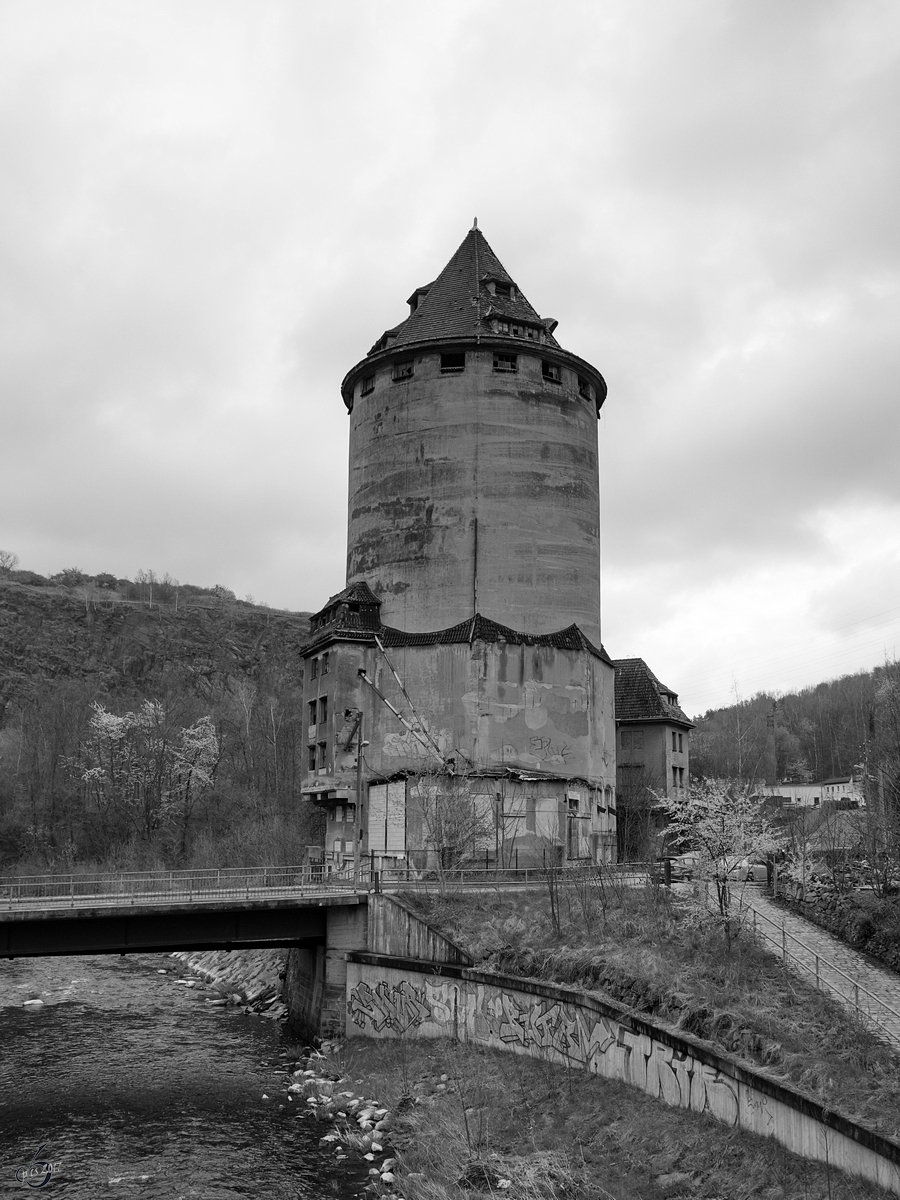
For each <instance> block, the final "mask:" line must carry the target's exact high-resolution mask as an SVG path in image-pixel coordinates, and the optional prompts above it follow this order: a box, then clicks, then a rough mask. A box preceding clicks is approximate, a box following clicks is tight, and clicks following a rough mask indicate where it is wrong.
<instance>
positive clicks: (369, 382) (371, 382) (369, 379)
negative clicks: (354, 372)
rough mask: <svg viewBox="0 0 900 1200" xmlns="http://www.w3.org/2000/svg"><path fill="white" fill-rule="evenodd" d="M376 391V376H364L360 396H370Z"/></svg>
mask: <svg viewBox="0 0 900 1200" xmlns="http://www.w3.org/2000/svg"><path fill="white" fill-rule="evenodd" d="M374 391H375V376H374V375H365V376H363V381H362V387H361V388H360V389H359V394H360V395H361V396H368V395H369V393H370V392H374Z"/></svg>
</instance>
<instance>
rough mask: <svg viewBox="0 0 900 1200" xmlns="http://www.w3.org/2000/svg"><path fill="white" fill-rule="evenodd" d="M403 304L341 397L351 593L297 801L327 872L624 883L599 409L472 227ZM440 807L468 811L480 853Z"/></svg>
mask: <svg viewBox="0 0 900 1200" xmlns="http://www.w3.org/2000/svg"><path fill="white" fill-rule="evenodd" d="M408 304H409V308H410V312H409V315H408V317H407V318H406V319H405V320H404V321H403V322H402V324H400V325H397V326H395V327H393V328H391V329H388V330H387V331H386V332H385V333H384V334H383V335H382V336H381V337H380V338H379V339H378V341H377V342H376V343H375V345H374V346H373V347H372V349H371V350H370V351H369V353H368V355H367V356H366V357H365V358H364V359H362V361H360V362H359V363H357V365H356V366H355V367H353V368H352V369H351V370H350V371H349V372H348V373H347V375H346V377H345V379H344V381H343V384H342V386H341V393H342V396H343V400H344V403H345V405H346V407H347V409H348V412H349V414H350V486H349V509H348V550H347V586H346V587H345V589H344V590H343V591H341V592H339V593H338V594H337V595H335V596H332V598H331V599H330V600H329V601H328V603H327V604H326V605H325V606H324V608H322V609H321V611H320V612H318V613H317V614H316V615H315V616H314V617H313V620H312V628H311V632H310V637H309V640H308V642H307V643H306V646H305V649H304V660H305V663H306V669H305V684H304V703H305V705H306V707H307V711H308V745H307V773H306V777H305V779H304V784H303V792H304V794H305V795H306V796H308V797H309V798H310V800H312V801H314V802H315V803H317V804H320V805H321V806H322V807H323V808H324V809H325V810H326V816H327V825H326V838H325V856H326V863H327V864H328V865H330V866H331V867H332V868H333V869H347V868H348V867H349V865H350V864H351V863H352V864H353V866H354V869H358V868H359V864H360V860H361V859H363V860H365V859H368V860H369V861H370V862H371V863H372V864H373V865H375V864H376V863H377V864H378V865H381V866H382V867H383V868H385V867H386V866H387V865H389V864H391V863H397V864H402V865H406V866H412V867H414V868H416V869H422V870H428V869H431V868H432V867H433V866H434V863H435V862H436V861H438V862H441V861H443V858H444V857H446V856H447V855H448V854H450V855H451V857H453V858H454V860H462V859H465V858H466V857H467V856H469V857H474V858H480V857H481V856H483V859H482V861H483V860H484V859H486V860H489V861H490V860H493V861H494V862H495V863H501V864H503V865H510V864H511V863H512V861H513V858H515V860H516V861H518V862H522V861H523V860H524V859H526V858H529V857H530V858H531V859H532V860H533V859H534V858H535V856H540V857H542V858H544V859H546V856H547V854H548V853H550V854H556V855H558V856H559V857H560V858H561V859H562V860H563V861H571V860H579V859H588V858H592V859H599V858H605V859H608V858H610V857H612V856H613V854H614V843H615V807H614V788H615V778H616V764H615V730H614V715H613V706H614V669H613V665H612V662H611V660H610V659H609V656H608V655H607V654H606V651H605V650H604V649H603V647H602V645H601V642H600V537H599V534H600V530H599V521H600V511H599V507H600V506H599V477H598V462H597V417H598V414H599V411H600V406H601V405H602V403H603V401H604V399H605V397H606V385H605V383H604V381H603V377H602V376H601V375H600V373H599V371H597V370H596V368H594V367H592V366H591V365H590V364H589V363H587V362H585V361H584V360H583V359H580V358H578V357H577V356H576V355H574V354H572V353H570V352H569V351H567V350H564V349H563V348H562V347H561V346H560V344H559V342H558V341H557V340H556V337H555V336H554V331H555V329H556V322H555V321H554V320H551V319H548V318H542V317H540V316H539V315H538V313H537V311H536V310H535V309H534V308H533V307H532V306H531V304H530V303H529V302H528V300H527V299H526V298H525V294H524V292H523V291H522V289H521V288H520V287H519V285H518V284H517V282H516V281H515V280H514V279H513V278H512V276H511V275H510V274H509V273H508V272H507V271H506V269H505V268H504V267H503V265H502V263H501V262H500V261H499V259H498V258H497V256H496V255H495V254H494V252H493V250H492V249H491V248H490V246H489V245H488V243H487V241H486V240H485V238H484V236H483V235H482V233H481V232H480V231H479V230H478V228H477V227H473V228H472V229H471V230H470V231H469V233H468V234H467V236H466V238H465V239H464V241H463V243H462V245H461V246H460V247H459V249H458V250H457V251H456V253H455V254H454V255H453V257H452V258H451V259H450V261H449V263H448V264H447V266H446V267H445V268H444V269H443V271H442V272H441V273H440V275H439V276H438V277H437V278H436V279H435V281H434V282H433V283H431V284H428V285H426V286H421V287H417V288H416V289H415V291H414V292H413V293H412V295H411V297H410V298H409V301H408ZM361 723H362V727H363V728H364V731H365V737H364V738H363V736H362V734H361V733H360V727H361ZM360 743H363V744H364V745H365V746H366V747H367V748H366V749H365V754H364V758H363V759H362V760H360V759H359V757H358V754H357V749H358V747H359V745H360ZM442 796H444V797H446V799H445V800H444V801H442V800H441V797H442ZM441 803H445V804H446V805H455V806H456V807H457V808H458V809H459V808H460V806H461V809H462V810H464V811H465V812H468V811H469V809H470V808H471V810H472V814H473V816H472V820H471V822H470V823H469V824H470V827H471V828H470V833H468V834H466V833H465V829H466V828H467V825H466V821H465V820H463V821H462V822H459V821H453V822H451V821H449V820H447V819H445V815H444V816H441V815H440V813H439V814H438V815H439V817H440V819H436V818H435V815H434V809H435V806H437V807H438V808H439V807H440V804H441ZM451 826H452V828H453V829H454V831H455V832H454V833H453V834H452V838H453V839H455V844H454V845H453V846H450V847H448V846H447V845H446V844H443V843H444V842H445V841H446V840H447V839H448V838H450V837H451V834H449V833H448V830H449V829H450V828H451ZM461 827H462V829H463V832H462V833H460V828H461ZM460 839H461V840H460ZM456 843H459V844H456Z"/></svg>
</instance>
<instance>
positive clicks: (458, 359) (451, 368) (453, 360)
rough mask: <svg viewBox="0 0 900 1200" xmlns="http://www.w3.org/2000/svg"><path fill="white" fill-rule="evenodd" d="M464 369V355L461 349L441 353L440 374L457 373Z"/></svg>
mask: <svg viewBox="0 0 900 1200" xmlns="http://www.w3.org/2000/svg"><path fill="white" fill-rule="evenodd" d="M465 369H466V356H465V354H464V353H463V351H462V350H459V351H456V350H453V351H449V352H448V353H447V354H442V355H441V374H442V375H459V374H460V373H461V372H462V371H464V370H465Z"/></svg>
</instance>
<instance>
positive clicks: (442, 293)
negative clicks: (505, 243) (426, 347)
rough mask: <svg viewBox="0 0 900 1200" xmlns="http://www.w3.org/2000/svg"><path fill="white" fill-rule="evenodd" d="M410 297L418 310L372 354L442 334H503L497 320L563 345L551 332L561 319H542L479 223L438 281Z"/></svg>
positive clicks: (449, 336) (547, 342)
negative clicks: (518, 325) (523, 328)
mask: <svg viewBox="0 0 900 1200" xmlns="http://www.w3.org/2000/svg"><path fill="white" fill-rule="evenodd" d="M498 284H499V285H500V286H499V288H498V287H497V285H498ZM507 293H508V294H507ZM409 302H410V304H411V305H415V307H414V310H413V312H411V313H410V315H409V316H408V317H407V319H406V320H405V321H404V322H403V323H402V324H400V325H397V326H395V327H394V328H393V329H389V330H387V331H386V332H385V333H384V334H383V335H382V337H381V338H380V339H379V341H377V342H376V343H375V345H374V346H373V347H372V349H371V350H370V351H369V353H370V354H374V353H376V352H377V351H379V350H384V349H387V348H388V347H389V348H390V349H392V350H394V349H396V348H398V347H401V346H407V345H412V344H414V343H418V342H427V341H433V340H435V339H438V338H439V339H441V340H442V341H443V340H447V339H452V338H472V337H476V336H488V335H491V336H497V335H498V333H499V335H500V336H503V335H504V333H505V332H506V331H505V330H504V329H502V328H500V329H498V328H497V322H498V320H499V321H501V322H507V323H508V324H512V323H514V322H515V323H518V324H520V325H523V326H525V327H529V328H532V329H533V330H534V331H535V332H534V340H540V341H541V342H542V343H543V344H544V345H549V346H557V347H558V346H559V343H558V342H557V341H556V339H555V338H554V337H553V332H552V331H553V329H554V328H555V327H556V322H555V321H552V320H548V321H544V320H542V319H541V317H540V316H539V315H538V313H537V312H536V311H535V310H534V309H533V308H532V306H531V305H530V304H529V303H528V301H527V300H526V298H525V296H524V295H523V294H522V292H521V291H520V290H519V287H518V285H517V284H516V283H515V281H514V280H513V278H512V277H511V276H510V274H509V273H508V271H507V270H506V268H505V267H504V266H503V263H502V262H501V261H500V259H499V258H498V257H497V255H496V254H495V253H494V251H493V250H492V249H491V247H490V246H489V245H488V242H487V239H486V238H485V236H484V234H483V233H482V232H481V230H480V229H478V228H477V227H473V228H472V229H470V230H469V232H468V233H467V234H466V236H465V239H464V240H463V242H462V245H461V246H460V247H459V249H458V250H457V251H456V253H455V254H454V255H453V257H452V258H451V259H450V261H449V262H448V263H447V265H446V267H444V269H443V271H441V273H440V275H438V277H437V279H436V280H435V281H434V283H432V284H428V285H426V286H424V287H420V288H417V289H416V290H415V291H414V292H413V294H412V296H411V297H410V301H409ZM520 336H521V335H520Z"/></svg>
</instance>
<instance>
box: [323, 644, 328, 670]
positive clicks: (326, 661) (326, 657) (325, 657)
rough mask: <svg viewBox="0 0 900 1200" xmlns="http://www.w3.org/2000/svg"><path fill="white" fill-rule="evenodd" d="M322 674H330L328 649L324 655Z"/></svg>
mask: <svg viewBox="0 0 900 1200" xmlns="http://www.w3.org/2000/svg"><path fill="white" fill-rule="evenodd" d="M322 674H323V675H327V674H328V651H327V650H326V651H325V653H324V654H323V655H322Z"/></svg>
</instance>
